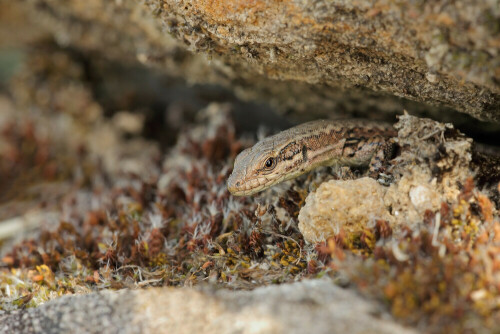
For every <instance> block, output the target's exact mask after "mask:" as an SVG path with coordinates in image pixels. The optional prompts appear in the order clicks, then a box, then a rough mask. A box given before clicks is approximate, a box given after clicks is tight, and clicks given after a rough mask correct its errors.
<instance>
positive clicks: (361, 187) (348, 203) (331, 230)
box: [299, 177, 394, 243]
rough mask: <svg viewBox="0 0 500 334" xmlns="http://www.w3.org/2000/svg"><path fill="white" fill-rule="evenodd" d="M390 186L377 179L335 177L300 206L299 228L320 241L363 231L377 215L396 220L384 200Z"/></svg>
mask: <svg viewBox="0 0 500 334" xmlns="http://www.w3.org/2000/svg"><path fill="white" fill-rule="evenodd" d="M385 192H386V188H384V187H383V186H381V185H380V184H378V183H377V181H375V180H374V179H371V178H368V177H365V178H361V179H357V180H348V181H339V180H331V181H329V182H324V183H322V184H321V185H320V186H319V188H318V189H317V190H316V191H315V192H313V193H311V194H309V196H307V198H306V204H305V205H304V206H303V207H302V208H301V209H300V213H299V229H300V232H301V233H302V234H303V235H304V239H306V240H307V241H308V242H311V243H316V242H320V241H324V240H326V239H327V238H328V237H331V236H334V235H336V234H338V233H339V230H340V228H341V227H342V228H343V229H344V230H346V231H348V232H361V231H363V229H364V228H365V227H366V226H367V225H369V223H373V222H374V221H375V220H376V219H383V220H388V221H391V222H392V221H394V219H393V217H392V216H391V215H390V213H389V211H388V210H387V207H386V206H385V204H384V195H385Z"/></svg>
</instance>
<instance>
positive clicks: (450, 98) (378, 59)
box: [0, 0, 500, 121]
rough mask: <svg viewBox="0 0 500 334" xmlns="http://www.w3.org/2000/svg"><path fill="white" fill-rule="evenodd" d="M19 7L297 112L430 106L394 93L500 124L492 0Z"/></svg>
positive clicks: (36, 19)
mask: <svg viewBox="0 0 500 334" xmlns="http://www.w3.org/2000/svg"><path fill="white" fill-rule="evenodd" d="M12 6H14V5H13V4H4V5H3V6H2V8H1V9H2V11H5V10H6V9H8V8H11V7H12ZM16 6H17V5H16ZM19 6H23V11H22V12H23V13H25V14H26V17H27V18H29V20H30V22H31V24H26V26H27V27H28V29H31V30H35V31H38V29H42V27H43V29H45V30H46V31H47V32H49V33H50V34H52V36H53V37H54V38H55V40H56V41H57V42H58V43H59V44H60V45H63V46H67V45H70V46H74V47H77V48H79V49H81V50H85V51H87V52H93V53H94V55H95V54H96V52H97V53H98V54H100V55H101V56H102V55H105V56H106V57H113V58H116V59H121V60H131V59H138V60H139V61H141V62H144V63H147V64H155V65H156V66H158V67H159V68H161V69H163V70H166V71H168V72H169V73H173V74H178V75H182V76H184V77H187V78H188V79H189V80H194V81H204V82H207V81H208V82H217V83H223V84H227V85H231V86H232V87H234V88H235V89H236V90H237V91H238V92H240V93H241V94H240V95H241V96H245V95H246V96H248V97H263V96H264V97H267V98H269V99H271V100H276V101H278V102H279V104H281V105H285V106H291V107H293V108H294V109H295V110H308V109H309V110H310V109H311V106H314V107H315V109H316V108H319V109H323V110H332V109H337V115H339V114H342V112H347V113H348V112H349V111H352V110H354V109H355V110H356V112H357V113H358V114H359V113H363V112H365V113H368V112H370V111H372V112H373V110H374V108H377V109H378V110H384V111H385V112H388V111H395V110H400V109H401V107H402V104H403V105H406V106H407V107H408V106H411V109H412V110H413V109H415V110H416V109H419V108H422V106H418V105H415V104H409V103H408V102H404V101H401V100H398V99H397V98H394V97H388V96H387V94H389V95H393V96H396V97H403V98H405V99H408V100H413V101H418V102H423V103H426V104H430V105H438V106H448V107H451V108H453V109H455V110H459V111H463V112H467V113H469V114H471V115H473V116H475V117H477V118H481V119H489V120H496V121H498V120H500V113H499V110H500V51H499V50H500V32H499V30H498V21H499V18H500V11H499V10H498V6H496V4H495V3H494V2H491V1H487V0H480V1H473V0H467V1H460V2H457V3H452V4H449V3H448V2H446V1H444V0H442V1H433V2H432V3H429V2H410V1H408V2H392V1H378V2H376V3H375V4H374V3H373V1H368V0H358V1H338V2H335V3H334V2H329V1H318V0H308V1H298V0H296V1H291V0H288V1H279V2H276V1H252V2H247V1H240V0H233V1H208V0H205V1H196V2H192V1H179V0H177V1H174V0H145V1H133V0H123V1H103V0H93V1H86V2H81V1H78V0H69V1H68V0H27V1H24V2H21V3H20V4H19ZM11 10H12V9H11ZM34 26H38V27H37V28H34ZM0 42H1V41H0ZM179 42H181V43H179ZM181 44H183V45H184V46H181ZM186 50H190V51H194V52H195V53H198V55H192V54H190V53H188V52H187V51H186ZM205 55H206V56H208V57H205ZM374 92H377V93H376V94H374Z"/></svg>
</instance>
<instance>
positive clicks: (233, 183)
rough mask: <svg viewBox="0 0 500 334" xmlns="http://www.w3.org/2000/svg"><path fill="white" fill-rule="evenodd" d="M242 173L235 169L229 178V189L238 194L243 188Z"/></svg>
mask: <svg viewBox="0 0 500 334" xmlns="http://www.w3.org/2000/svg"><path fill="white" fill-rule="evenodd" d="M240 180H241V175H239V173H235V171H233V172H232V173H231V175H229V178H228V179H227V189H228V190H229V192H230V193H232V194H237V193H238V192H239V191H241V190H243V189H242V187H241V181H240Z"/></svg>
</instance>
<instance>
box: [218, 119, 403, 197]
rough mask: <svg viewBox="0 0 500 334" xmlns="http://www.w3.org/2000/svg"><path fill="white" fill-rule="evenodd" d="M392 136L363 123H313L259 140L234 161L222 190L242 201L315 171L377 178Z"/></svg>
mask: <svg viewBox="0 0 500 334" xmlns="http://www.w3.org/2000/svg"><path fill="white" fill-rule="evenodd" d="M396 135H397V132H396V130H395V129H394V128H393V127H392V126H391V125H389V124H387V123H378V122H373V121H364V120H336V121H335V120H316V121H312V122H308V123H304V124H301V125H298V126H295V127H292V128H290V129H288V130H284V131H282V132H279V133H277V134H275V135H273V136H270V137H267V138H264V139H263V140H261V141H259V142H258V143H256V144H255V145H254V146H252V147H250V148H247V149H245V150H243V151H242V152H241V153H239V154H238V156H237V157H236V159H235V162H234V168H233V171H232V173H231V175H230V176H229V178H228V181H227V188H228V190H229V192H230V193H232V194H233V195H235V196H248V195H253V194H255V193H258V192H261V191H263V190H266V189H268V188H270V187H272V186H274V185H276V184H278V183H281V182H284V181H287V180H290V179H293V178H296V177H298V176H300V175H302V174H304V173H307V172H309V171H311V170H313V169H315V168H317V167H320V166H359V167H363V166H369V167H370V175H373V174H375V175H376V174H377V171H378V170H380V168H381V167H382V162H383V161H385V160H387V159H390V158H391V157H392V155H393V154H394V152H395V148H396V144H395V142H394V141H393V140H391V138H393V137H395V136H396Z"/></svg>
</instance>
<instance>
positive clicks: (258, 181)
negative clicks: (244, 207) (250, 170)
mask: <svg viewBox="0 0 500 334" xmlns="http://www.w3.org/2000/svg"><path fill="white" fill-rule="evenodd" d="M284 179H285V175H282V176H281V177H279V178H277V179H270V178H267V177H263V176H261V177H256V178H252V179H246V180H244V179H243V178H240V177H238V175H235V174H234V173H233V174H231V175H230V176H229V179H228V180H227V189H228V190H229V192H230V193H231V194H233V195H234V196H250V195H253V194H256V193H258V192H261V191H263V190H266V189H267V188H269V187H271V186H273V185H275V184H277V183H280V182H281V181H283V180H284Z"/></svg>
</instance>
